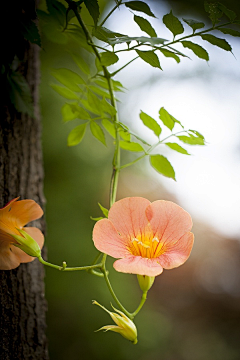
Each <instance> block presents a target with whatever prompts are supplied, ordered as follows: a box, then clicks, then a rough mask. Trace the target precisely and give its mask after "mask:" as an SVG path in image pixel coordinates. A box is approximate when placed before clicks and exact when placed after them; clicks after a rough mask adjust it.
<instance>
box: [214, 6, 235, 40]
mask: <svg viewBox="0 0 240 360" xmlns="http://www.w3.org/2000/svg"><path fill="white" fill-rule="evenodd" d="M218 8H219V9H220V10H221V11H222V12H223V13H224V14H225V15H226V16H227V17H228V18H229V19H230V21H233V20H234V19H235V18H236V16H237V15H236V14H235V12H234V11H232V10H229V9H227V8H226V6H225V5H223V4H221V3H218ZM233 36H235V35H233Z"/></svg>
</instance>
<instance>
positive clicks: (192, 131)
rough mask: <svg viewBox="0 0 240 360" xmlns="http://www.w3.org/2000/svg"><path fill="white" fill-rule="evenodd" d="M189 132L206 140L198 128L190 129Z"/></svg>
mask: <svg viewBox="0 0 240 360" xmlns="http://www.w3.org/2000/svg"><path fill="white" fill-rule="evenodd" d="M188 132H191V133H193V134H195V135H197V136H198V137H200V138H202V139H203V140H204V136H203V135H202V134H201V133H200V132H199V131H197V130H188Z"/></svg>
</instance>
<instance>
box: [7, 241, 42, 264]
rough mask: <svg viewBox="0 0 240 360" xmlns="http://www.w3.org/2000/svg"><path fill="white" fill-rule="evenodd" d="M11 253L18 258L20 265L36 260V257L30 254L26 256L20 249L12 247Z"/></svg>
mask: <svg viewBox="0 0 240 360" xmlns="http://www.w3.org/2000/svg"><path fill="white" fill-rule="evenodd" d="M11 251H12V254H13V255H15V256H16V258H17V259H18V261H19V264H18V265H20V264H21V263H28V262H31V261H33V260H34V259H36V258H35V257H32V256H29V255H28V254H26V253H25V252H24V251H22V250H21V249H19V248H18V247H16V246H14V245H11Z"/></svg>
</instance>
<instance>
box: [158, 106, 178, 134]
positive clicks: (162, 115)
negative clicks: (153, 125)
mask: <svg viewBox="0 0 240 360" xmlns="http://www.w3.org/2000/svg"><path fill="white" fill-rule="evenodd" d="M159 119H160V120H162V122H163V124H164V125H165V126H166V127H167V128H169V129H170V130H171V131H172V129H173V127H174V125H175V123H178V124H179V125H181V126H182V124H181V123H180V121H179V120H177V119H175V117H173V116H172V115H171V114H169V112H168V111H167V110H165V109H164V107H161V109H160V110H159ZM182 127H183V126H182Z"/></svg>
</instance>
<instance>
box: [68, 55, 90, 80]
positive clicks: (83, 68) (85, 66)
mask: <svg viewBox="0 0 240 360" xmlns="http://www.w3.org/2000/svg"><path fill="white" fill-rule="evenodd" d="M71 55H72V58H73V60H74V62H75V63H76V64H77V66H78V67H79V69H80V70H81V71H82V72H84V73H85V74H87V75H90V74H91V72H90V69H89V66H88V64H87V63H86V61H85V60H84V59H83V58H82V56H81V55H79V54H71Z"/></svg>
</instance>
